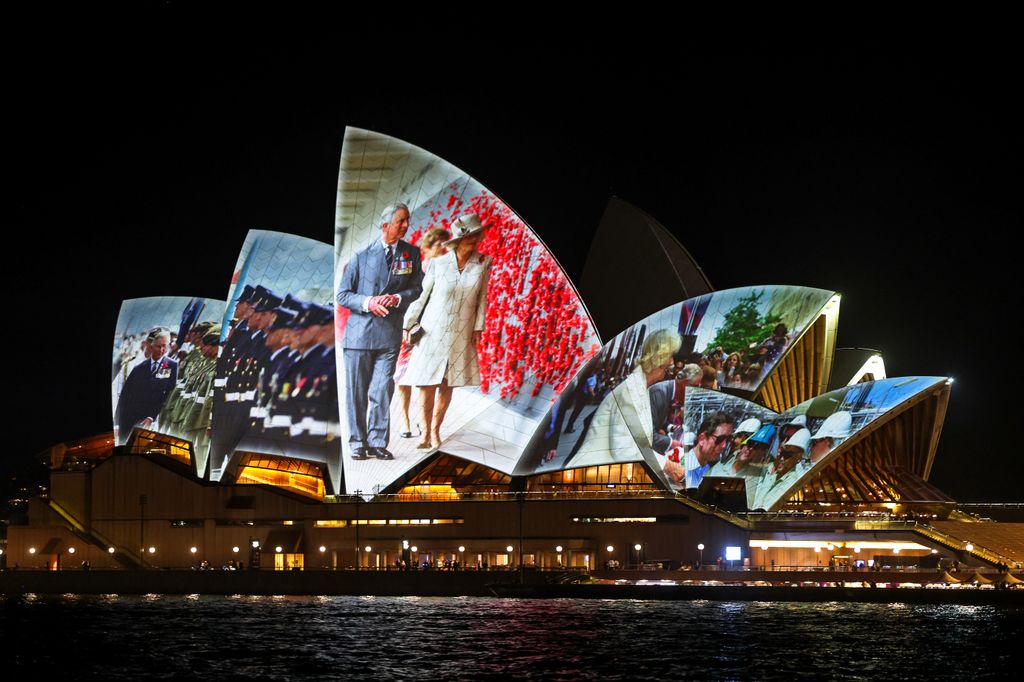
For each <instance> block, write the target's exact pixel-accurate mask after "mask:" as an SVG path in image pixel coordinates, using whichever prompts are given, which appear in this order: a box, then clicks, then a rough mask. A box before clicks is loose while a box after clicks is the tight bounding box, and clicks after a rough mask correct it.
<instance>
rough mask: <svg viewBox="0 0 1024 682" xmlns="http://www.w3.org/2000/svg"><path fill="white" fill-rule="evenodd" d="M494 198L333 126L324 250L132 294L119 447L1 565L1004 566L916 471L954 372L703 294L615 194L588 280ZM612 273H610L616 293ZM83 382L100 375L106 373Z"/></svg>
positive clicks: (116, 427) (1002, 549)
mask: <svg viewBox="0 0 1024 682" xmlns="http://www.w3.org/2000/svg"><path fill="white" fill-rule="evenodd" d="M541 237H542V235H539V234H537V233H535V232H534V231H533V230H532V229H531V228H530V227H529V226H528V225H527V224H526V223H525V222H524V221H523V220H522V219H521V218H520V217H519V216H518V215H517V214H516V213H515V212H514V211H513V210H512V209H511V208H510V207H509V206H507V205H506V204H504V203H503V202H502V201H501V199H499V198H498V196H497V195H495V194H494V193H492V192H491V191H490V190H488V189H487V188H485V187H483V186H482V185H481V184H480V183H479V182H477V181H476V180H474V179H473V178H472V177H471V176H469V175H468V174H466V173H465V172H463V171H462V170H460V169H458V168H456V167H455V166H453V165H451V164H450V163H447V162H446V161H444V160H442V159H440V158H438V157H436V156H434V155H432V154H430V153H428V152H426V151H424V150H422V149H419V148H417V147H415V146H413V145H411V144H408V143H405V142H403V141H401V140H398V139H395V138H391V137H388V136H385V135H381V134H378V133H374V132H371V131H366V130H360V129H353V128H350V129H348V130H347V132H346V136H345V142H344V147H343V149H342V154H341V168H340V174H339V182H338V195H337V211H336V223H335V232H334V242H333V244H328V243H322V242H318V241H314V240H311V239H307V238H304V237H299V236H295V235H290V234H283V233H278V232H270V231H258V230H254V231H251V232H250V233H249V234H248V236H247V238H246V239H245V242H244V243H243V244H242V247H241V251H240V253H239V256H238V259H237V261H236V263H235V265H234V268H233V270H232V271H231V276H230V283H229V286H228V288H227V295H226V298H225V300H212V299H203V298H193V297H188V296H167V297H160V298H146V299H131V300H126V301H124V303H123V304H122V307H121V310H120V313H119V316H118V320H117V326H116V329H115V330H114V333H113V336H112V338H113V346H112V349H111V366H110V367H111V370H110V380H111V396H110V397H111V415H112V426H113V430H112V432H110V433H105V434H101V435H98V436H95V437H91V438H83V439H81V440H79V441H75V442H68V443H62V444H58V445H55V446H53V447H51V448H49V449H48V450H47V451H45V452H44V453H41V457H42V458H43V459H44V461H45V463H46V464H47V465H48V466H49V467H50V470H51V474H50V486H49V490H48V493H47V494H46V495H44V496H42V497H39V498H36V499H33V500H31V502H30V506H29V514H28V523H27V524H25V525H17V526H11V527H10V529H9V533H8V542H7V551H6V553H5V556H4V557H2V558H3V559H4V560H5V561H6V563H7V565H8V566H10V565H12V564H18V565H20V566H22V567H30V566H35V567H44V566H46V567H50V568H58V567H77V566H79V565H80V564H81V563H82V562H83V561H87V562H88V563H89V564H90V565H91V566H92V567H94V568H102V567H122V568H143V567H189V566H195V565H199V564H201V563H202V562H207V563H209V564H211V565H213V566H217V567H220V566H222V565H229V564H230V565H232V566H235V565H239V564H241V565H243V566H245V567H257V566H259V567H262V568H264V569H269V568H276V569H282V570H283V569H324V568H329V569H330V568H333V569H344V568H349V567H356V566H358V567H361V568H376V569H384V568H391V569H393V568H401V567H403V566H404V567H413V566H422V565H424V564H427V565H430V566H439V565H440V566H444V565H458V566H461V567H464V568H467V569H474V568H490V569H495V568H503V567H512V566H516V567H525V568H538V569H547V568H559V567H561V568H577V569H598V568H601V567H606V566H622V567H626V566H643V567H648V568H654V567H661V568H665V569H672V568H677V567H681V566H687V565H694V564H698V563H700V564H704V565H709V564H711V565H714V564H719V563H726V564H728V565H730V566H734V567H745V566H751V567H759V566H778V567H814V566H843V567H851V568H853V567H857V568H861V567H863V568H865V569H869V568H872V567H876V566H887V567H899V566H922V567H936V566H941V565H942V562H943V561H948V562H953V561H956V562H959V563H961V564H966V565H977V566H980V565H986V564H987V565H996V564H1000V563H1006V564H1009V565H1014V564H1016V563H1018V562H1020V561H1022V560H1024V555H1022V554H1024V552H1022V547H1024V541H1022V538H1021V537H1020V526H1018V525H1017V524H1003V523H995V522H990V521H983V520H979V519H978V518H976V517H975V516H972V515H969V514H966V513H964V512H963V511H962V510H961V508H960V506H959V505H958V504H957V502H956V501H955V500H953V499H951V498H950V497H949V496H948V495H946V494H945V493H943V492H942V491H940V490H938V489H937V488H935V487H934V486H933V485H932V484H930V483H929V482H928V479H929V474H930V472H931V469H932V463H933V460H934V458H935V453H936V448H937V446H938V443H939V438H940V434H941V430H942V424H943V419H944V416H945V413H946V408H947V404H948V401H949V396H950V391H951V389H952V381H951V380H950V379H948V378H945V377H934V376H910V377H889V376H887V375H886V372H885V365H884V362H883V360H882V356H881V354H880V353H879V352H875V351H872V350H864V349H837V348H836V335H837V328H838V324H839V317H840V315H839V313H840V303H841V301H840V295H839V294H838V293H836V292H834V291H827V290H821V289H813V288H805V287H797V286H776V285H771V284H756V285H752V286H746V287H743V288H739V289H729V290H715V289H714V288H713V287H712V286H711V284H710V282H709V281H708V279H707V277H705V275H704V273H703V272H702V271H701V269H700V267H699V266H698V265H697V264H696V263H695V262H694V261H693V259H692V258H691V257H690V255H689V254H688V253H687V251H686V250H685V249H684V248H683V246H682V245H680V244H679V242H678V241H676V240H675V238H673V237H672V236H671V235H670V234H669V233H668V231H667V230H665V228H663V227H662V226H661V225H659V224H658V223H657V222H656V221H655V220H654V219H653V218H651V217H650V216H648V215H646V214H645V213H643V212H642V211H640V210H638V209H637V208H634V207H633V206H631V205H629V204H627V203H625V202H623V201H619V200H616V199H613V200H612V201H611V202H610V203H609V205H608V208H607V210H606V212H605V215H604V217H603V218H602V222H601V224H600V226H599V228H598V230H597V233H596V236H595V238H594V241H593V244H592V246H591V250H590V254H589V257H588V260H587V263H586V266H585V268H584V272H583V275H582V277H581V278H580V281H579V282H576V283H574V282H571V281H570V280H569V278H568V277H567V276H566V274H565V272H564V271H563V270H562V268H561V267H560V266H559V264H558V262H557V260H556V258H555V257H554V255H553V254H552V253H551V252H550V251H549V250H548V249H547V248H546V246H545V245H544V243H543V241H542V239H541ZM611 273H628V276H627V277H626V278H623V277H622V276H617V277H613V276H612V275H611ZM96 361H97V362H98V363H99V362H101V360H100V359H98V358H97V360H96Z"/></svg>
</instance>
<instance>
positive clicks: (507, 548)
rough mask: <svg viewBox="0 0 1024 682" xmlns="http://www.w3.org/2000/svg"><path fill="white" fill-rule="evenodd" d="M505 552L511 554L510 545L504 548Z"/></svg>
mask: <svg viewBox="0 0 1024 682" xmlns="http://www.w3.org/2000/svg"><path fill="white" fill-rule="evenodd" d="M505 551H506V552H508V553H510V554H511V553H512V545H509V546H508V547H506V548H505Z"/></svg>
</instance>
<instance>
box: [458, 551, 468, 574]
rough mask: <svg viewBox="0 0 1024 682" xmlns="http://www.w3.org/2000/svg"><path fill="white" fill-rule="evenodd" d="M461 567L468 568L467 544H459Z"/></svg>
mask: <svg viewBox="0 0 1024 682" xmlns="http://www.w3.org/2000/svg"><path fill="white" fill-rule="evenodd" d="M459 568H460V569H461V570H463V571H464V570H466V546H465V545H459Z"/></svg>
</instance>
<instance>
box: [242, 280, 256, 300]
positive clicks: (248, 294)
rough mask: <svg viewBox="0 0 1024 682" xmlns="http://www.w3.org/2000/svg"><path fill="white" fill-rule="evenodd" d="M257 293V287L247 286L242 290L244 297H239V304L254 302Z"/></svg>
mask: <svg viewBox="0 0 1024 682" xmlns="http://www.w3.org/2000/svg"><path fill="white" fill-rule="evenodd" d="M255 293H256V287H254V286H253V285H251V284H246V285H245V288H243V289H242V295H241V296H239V297H238V302H239V303H249V302H250V301H251V300H252V297H253V294H255Z"/></svg>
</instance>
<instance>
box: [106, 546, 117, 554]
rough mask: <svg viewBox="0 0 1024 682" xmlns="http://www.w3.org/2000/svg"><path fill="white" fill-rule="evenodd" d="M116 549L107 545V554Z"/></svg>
mask: <svg viewBox="0 0 1024 682" xmlns="http://www.w3.org/2000/svg"><path fill="white" fill-rule="evenodd" d="M116 551H117V550H116V549H114V548H113V547H107V554H113V553H114V552H116Z"/></svg>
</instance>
